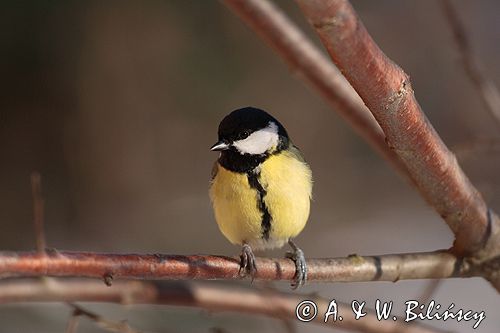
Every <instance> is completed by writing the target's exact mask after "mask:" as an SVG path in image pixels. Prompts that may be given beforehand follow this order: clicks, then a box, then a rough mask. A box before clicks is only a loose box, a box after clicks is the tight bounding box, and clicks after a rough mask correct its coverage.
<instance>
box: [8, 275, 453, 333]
mask: <svg viewBox="0 0 500 333" xmlns="http://www.w3.org/2000/svg"><path fill="white" fill-rule="evenodd" d="M54 282H55V283H54V284H52V285H48V284H44V283H41V282H40V281H39V280H17V281H9V282H0V304H2V303H11V302H78V301H79V302H106V303H119V304H124V305H137V304H164V305H173V306H187V307H196V308H201V309H206V310H209V311H211V312H213V311H216V312H226V311H231V312H240V313H247V314H258V315H263V316H267V317H271V318H278V319H288V320H297V317H296V308H297V307H298V305H299V303H301V302H302V301H304V300H311V301H313V302H314V303H315V304H316V305H317V309H318V312H317V316H316V318H315V319H314V320H313V321H312V323H316V324H319V325H323V326H326V327H331V328H336V329H346V330H350V331H357V332H365V333H375V332H376V333H394V332H401V331H403V330H405V332H406V333H432V332H434V333H437V332H443V331H441V330H439V329H431V328H428V327H427V326H424V325H420V324H416V325H408V324H405V323H404V320H402V319H398V320H397V321H392V320H382V321H379V320H377V318H376V316H375V314H374V313H373V311H367V316H366V317H363V318H362V319H359V320H355V319H354V315H353V314H352V310H351V307H350V305H349V304H344V303H341V302H337V304H338V313H339V314H340V315H342V317H343V320H342V321H340V320H337V321H336V322H333V320H332V318H331V317H329V320H328V321H327V322H325V321H324V319H325V318H324V314H325V313H326V310H327V309H328V305H329V304H330V301H331V300H326V299H324V298H321V297H318V296H312V295H297V294H289V293H284V292H277V291H274V290H269V289H261V290H256V289H254V288H244V287H239V286H236V285H229V284H224V285H222V284H214V283H210V284H208V283H199V282H196V283H194V282H187V281H179V282H162V283H158V282H156V283H153V282H145V281H116V282H115V283H114V284H113V286H112V287H106V286H105V285H104V284H102V283H99V282H98V281H92V280H55V281H54Z"/></svg>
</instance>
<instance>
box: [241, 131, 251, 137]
mask: <svg viewBox="0 0 500 333" xmlns="http://www.w3.org/2000/svg"><path fill="white" fill-rule="evenodd" d="M249 135H250V131H248V130H246V131H243V133H241V138H242V139H244V138H246V137H248V136H249Z"/></svg>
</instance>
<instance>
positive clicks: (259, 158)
mask: <svg viewBox="0 0 500 333" xmlns="http://www.w3.org/2000/svg"><path fill="white" fill-rule="evenodd" d="M218 136H219V141H218V142H217V143H216V144H214V145H213V146H212V147H211V150H212V151H220V156H219V159H218V160H217V162H216V163H215V165H214V169H213V172H212V181H211V184H210V198H211V200H212V205H213V209H214V213H215V219H216V220H217V224H218V225H219V228H220V230H221V232H222V234H224V236H225V237H226V238H227V239H228V240H229V241H230V242H231V243H233V244H237V245H241V246H242V253H241V269H240V272H242V273H245V274H246V273H249V274H250V275H251V276H252V277H253V276H254V275H255V273H256V267H255V256H254V254H253V251H252V249H254V250H259V249H273V248H278V247H282V246H283V245H284V244H285V243H287V242H288V244H289V245H290V246H291V248H292V250H293V252H290V253H287V257H288V258H290V259H292V260H293V261H294V262H295V267H296V273H295V278H294V280H295V281H294V283H293V284H292V287H293V288H297V287H299V286H301V285H303V284H304V283H305V281H306V279H307V267H306V262H305V258H304V253H303V252H302V250H301V249H300V248H298V247H297V245H295V243H294V242H293V238H294V237H296V236H297V235H298V234H299V233H300V232H301V231H302V229H303V228H304V226H305V225H306V222H307V219H308V217H309V207H310V199H311V193H312V174H311V169H310V168H309V166H308V165H307V163H306V162H305V161H304V158H303V157H302V155H301V154H300V152H299V150H298V149H297V148H296V147H295V146H294V145H293V144H292V142H291V141H290V138H289V137H288V134H287V132H286V130H285V128H284V127H283V125H282V124H281V123H280V122H279V121H278V120H276V119H275V118H274V117H273V116H271V115H270V114H268V113H267V112H265V111H263V110H260V109H257V108H253V107H246V108H242V109H238V110H235V111H233V112H231V113H230V114H229V115H227V116H226V117H225V118H224V119H223V120H222V122H221V123H220V125H219V131H218Z"/></svg>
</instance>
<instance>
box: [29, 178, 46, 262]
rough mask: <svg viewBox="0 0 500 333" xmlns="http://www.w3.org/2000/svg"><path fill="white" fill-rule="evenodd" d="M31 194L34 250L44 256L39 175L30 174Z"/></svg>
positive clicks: (44, 245)
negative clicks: (34, 238) (34, 239)
mask: <svg viewBox="0 0 500 333" xmlns="http://www.w3.org/2000/svg"><path fill="white" fill-rule="evenodd" d="M31 193H32V196H33V224H34V225H35V237H36V248H37V251H38V253H40V254H44V253H45V248H46V242H45V232H44V214H45V213H44V200H43V197H42V177H41V176H40V173H38V172H33V173H32V174H31Z"/></svg>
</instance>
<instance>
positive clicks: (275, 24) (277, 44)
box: [223, 0, 408, 178]
mask: <svg viewBox="0 0 500 333" xmlns="http://www.w3.org/2000/svg"><path fill="white" fill-rule="evenodd" d="M223 2H224V4H225V5H226V6H227V7H229V8H230V9H231V10H232V11H233V12H234V13H235V14H237V15H238V16H239V17H241V19H242V20H243V21H245V23H247V24H248V26H249V27H251V28H252V29H253V30H254V31H255V32H256V33H257V34H258V35H259V36H260V37H261V38H262V39H264V40H265V42H266V43H267V44H268V45H269V46H270V47H271V48H273V49H274V50H275V51H276V53H277V54H278V55H279V56H280V57H281V58H282V59H283V60H284V61H285V62H286V63H287V64H288V65H289V66H290V68H291V69H292V71H293V72H294V73H297V74H299V75H298V76H299V77H300V78H302V79H304V80H305V82H306V83H308V84H309V85H310V86H311V87H312V88H313V90H314V91H316V92H318V93H319V94H320V95H321V96H323V98H324V99H325V100H326V101H327V102H328V103H329V104H330V105H331V106H332V107H333V108H334V109H335V110H336V111H337V112H338V113H339V114H340V115H341V116H342V117H343V118H344V119H345V120H346V121H347V122H348V123H349V124H350V125H351V126H352V127H353V129H354V130H355V131H356V133H357V134H358V135H360V136H361V137H362V138H364V139H365V140H366V141H367V142H368V143H369V144H370V145H371V146H372V147H373V148H374V149H375V150H376V151H378V152H379V153H380V154H382V156H383V157H384V158H385V159H386V160H387V161H388V162H389V163H391V164H392V165H393V166H394V168H396V170H398V171H399V172H400V173H401V174H402V175H403V176H405V177H407V178H408V173H407V170H406V167H405V166H404V165H403V164H402V163H401V161H400V160H399V158H398V157H397V156H396V154H394V152H393V151H392V150H391V149H389V148H388V147H387V145H386V143H385V135H384V134H383V132H382V130H381V129H380V126H379V125H378V124H377V122H376V121H375V120H374V118H373V116H372V115H371V114H370V112H369V111H368V110H367V109H366V107H365V105H364V104H363V101H362V100H361V99H360V98H359V96H358V95H357V94H356V92H355V91H354V90H353V89H352V87H351V86H350V85H349V83H348V82H347V81H346V80H345V78H344V77H343V76H342V74H341V73H340V72H339V70H338V69H337V68H336V67H335V65H333V64H332V63H331V62H330V61H329V60H328V58H327V57H326V56H325V55H324V54H323V53H322V52H321V51H320V50H319V49H318V48H317V47H316V46H315V45H314V44H313V43H312V42H311V41H310V40H309V38H308V37H307V36H306V35H305V34H304V33H303V32H302V31H301V30H300V29H299V28H298V27H297V26H296V25H295V24H294V23H293V22H292V21H291V20H290V19H289V18H288V17H287V16H286V15H285V14H284V13H283V11H281V10H280V9H279V8H277V7H276V6H274V5H273V4H272V3H271V2H269V1H266V0H223Z"/></svg>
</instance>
